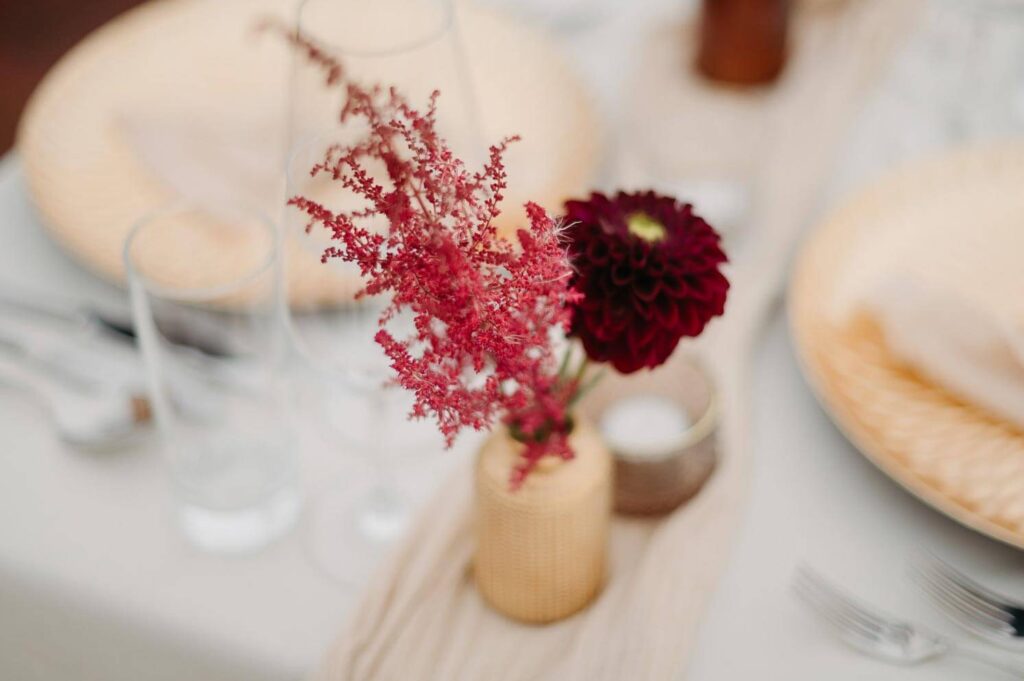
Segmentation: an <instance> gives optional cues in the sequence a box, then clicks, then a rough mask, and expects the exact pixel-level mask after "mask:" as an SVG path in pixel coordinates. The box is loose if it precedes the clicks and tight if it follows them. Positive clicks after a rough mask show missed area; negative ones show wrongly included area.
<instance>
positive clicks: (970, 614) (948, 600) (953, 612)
mask: <svg viewBox="0 0 1024 681" xmlns="http://www.w3.org/2000/svg"><path fill="white" fill-rule="evenodd" d="M914 578H915V581H917V583H918V584H919V585H920V586H921V588H922V589H924V591H925V592H926V593H927V594H928V595H930V596H931V597H932V600H934V601H935V603H936V605H938V606H939V607H940V608H942V610H943V611H945V612H946V614H947V615H949V616H950V618H952V619H953V620H954V621H956V622H957V623H959V624H960V625H961V626H963V627H964V628H966V629H968V630H977V629H978V628H982V629H984V630H987V631H995V630H997V629H999V628H1001V627H1005V626H1007V625H1006V623H1005V622H1003V621H1001V620H999V619H997V618H994V617H991V616H990V615H987V614H985V613H984V612H981V611H979V610H977V609H976V608H974V607H973V606H972V605H971V604H970V603H969V602H965V601H964V600H963V599H962V598H960V596H958V595H957V594H956V593H955V592H951V591H949V590H947V589H945V588H943V585H942V584H941V583H940V582H938V581H937V580H936V578H935V577H934V576H932V575H929V574H928V572H926V571H925V570H923V569H919V570H917V571H915V573H914Z"/></svg>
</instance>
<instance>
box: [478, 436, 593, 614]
mask: <svg viewBox="0 0 1024 681" xmlns="http://www.w3.org/2000/svg"><path fill="white" fill-rule="evenodd" d="M570 444H571V446H572V449H573V451H574V452H575V454H576V456H575V458H574V459H572V460H569V461H563V460H561V459H556V458H554V457H549V458H547V459H544V460H542V461H541V463H540V465H539V466H538V467H537V469H536V470H534V471H533V472H532V473H531V474H530V475H529V477H527V479H526V481H525V482H524V483H523V485H522V486H521V487H520V488H519V489H517V490H512V489H511V488H510V486H509V479H510V475H511V473H512V470H513V468H514V467H515V466H516V465H517V464H518V463H519V453H520V451H521V449H522V446H523V445H522V444H520V443H518V442H516V441H515V440H513V439H512V438H511V437H509V435H508V432H507V431H506V430H505V429H504V428H502V429H501V430H498V431H496V432H495V433H494V434H493V435H492V436H491V437H490V439H488V440H487V442H486V443H485V444H484V446H483V448H482V449H481V450H480V454H479V457H478V459H477V466H476V537H477V550H476V558H475V561H474V576H475V578H476V584H477V588H478V589H479V590H480V593H481V595H483V597H484V599H486V600H487V602H488V603H490V604H491V605H492V606H493V607H495V608H496V609H497V610H499V611H500V612H502V613H504V614H506V615H508V616H509V617H512V618H515V619H518V620H523V621H525V622H537V623H541V622H552V621H554V620H558V619H561V618H563V617H567V616H569V615H571V614H573V613H574V612H576V611H578V610H580V609H581V608H583V607H584V606H585V605H587V603H589V602H590V601H591V600H592V599H593V598H594V596H596V595H597V593H598V592H599V591H600V589H601V585H602V584H603V583H604V578H605V561H606V554H607V544H608V526H609V521H610V518H611V500H612V459H611V455H610V454H609V452H608V449H607V448H606V447H605V445H604V443H603V442H602V441H601V438H600V437H599V436H598V434H597V431H595V430H594V428H593V427H591V426H590V425H589V424H588V423H586V422H585V421H584V422H578V423H577V425H576V428H575V429H574V430H573V433H572V436H571V437H570Z"/></svg>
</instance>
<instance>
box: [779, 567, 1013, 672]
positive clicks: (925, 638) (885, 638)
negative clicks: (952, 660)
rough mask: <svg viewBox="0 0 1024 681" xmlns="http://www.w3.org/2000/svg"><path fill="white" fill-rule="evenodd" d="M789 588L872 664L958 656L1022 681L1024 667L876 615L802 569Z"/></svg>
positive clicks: (919, 662) (914, 663) (916, 626)
mask: <svg viewBox="0 0 1024 681" xmlns="http://www.w3.org/2000/svg"><path fill="white" fill-rule="evenodd" d="M793 589H794V591H796V594H797V596H799V597H800V599H801V600H803V601H804V602H805V603H806V604H807V605H808V606H810V607H811V609H812V610H814V611H815V612H816V613H817V614H818V615H820V616H821V618H822V619H824V620H825V621H826V622H827V623H828V624H829V625H830V626H831V627H832V628H833V629H834V630H835V631H836V633H837V634H838V635H839V637H840V638H841V639H842V640H843V641H844V642H845V643H847V644H848V645H850V646H851V647H853V648H855V649H856V650H858V651H860V652H862V653H864V654H866V655H869V656H870V657H873V658H875V659H878V660H882V661H884V662H889V663H891V664H901V665H917V664H922V663H925V662H929V661H932V660H937V659H940V658H944V657H952V656H958V657H961V658H963V659H969V660H973V661H975V662H980V663H982V664H985V665H987V666H989V667H991V668H992V669H998V670H1000V671H1003V672H1006V673H1007V674H1011V675H1013V676H1015V677H1016V678H1020V679H1024V666H1020V665H1016V664H1012V663H1009V662H1006V661H1004V660H1001V659H997V658H995V657H993V656H991V655H990V654H988V653H985V652H982V651H980V650H975V649H973V648H967V647H964V646H961V645H959V644H957V643H956V642H954V641H952V640H950V639H948V638H945V637H943V636H939V635H938V634H935V633H932V632H931V631H928V630H927V629H924V628H923V627H920V626H918V625H916V624H911V623H909V622H904V621H901V620H897V619H893V618H891V617H889V616H887V615H882V614H879V613H878V612H876V611H875V610H873V609H871V608H869V607H867V606H865V605H862V604H861V603H859V602H858V601H856V600H854V599H853V598H851V597H850V596H848V595H846V594H845V593H843V591H841V590H840V589H839V588H837V587H835V586H833V585H832V584H831V583H829V582H828V581H826V580H825V579H824V578H823V577H821V576H820V575H818V574H817V573H815V572H814V571H813V570H811V569H810V568H808V567H806V566H802V567H800V568H798V569H797V572H796V576H795V577H794V579H793Z"/></svg>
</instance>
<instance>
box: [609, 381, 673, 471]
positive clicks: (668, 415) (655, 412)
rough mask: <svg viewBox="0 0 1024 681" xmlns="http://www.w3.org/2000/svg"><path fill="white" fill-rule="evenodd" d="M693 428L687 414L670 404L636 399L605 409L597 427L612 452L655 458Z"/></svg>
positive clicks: (641, 397) (663, 400)
mask: <svg viewBox="0 0 1024 681" xmlns="http://www.w3.org/2000/svg"><path fill="white" fill-rule="evenodd" d="M692 425H693V423H692V422H691V421H690V417H689V415H688V414H687V413H686V411H685V410H683V408H682V407H680V405H678V404H676V403H675V402H673V401H672V400H669V399H667V398H664V397H658V396H656V395H637V396H635V397H627V398H624V399H622V400H619V401H618V402H615V403H614V404H612V405H611V406H610V407H608V409H607V411H605V413H604V416H603V417H602V418H601V426H600V427H601V434H602V435H603V436H604V439H605V442H607V443H608V446H609V447H611V448H612V451H616V452H622V453H623V454H628V455H631V456H640V457H642V456H650V457H652V458H654V457H657V456H660V455H662V454H664V453H665V451H666V450H667V449H669V448H671V447H672V446H673V445H674V444H675V443H677V442H679V441H680V439H681V438H682V437H683V435H684V434H685V433H686V431H687V430H689V429H690V427H691V426H692Z"/></svg>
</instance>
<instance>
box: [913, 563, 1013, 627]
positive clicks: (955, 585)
mask: <svg viewBox="0 0 1024 681" xmlns="http://www.w3.org/2000/svg"><path fill="white" fill-rule="evenodd" d="M950 569H952V568H950ZM918 572H920V573H921V574H922V575H923V576H930V577H931V579H932V581H933V582H934V583H935V584H937V585H938V586H939V587H940V588H942V589H943V590H944V591H946V592H950V593H952V594H954V595H955V597H956V598H957V599H958V600H959V601H960V602H961V603H963V604H964V607H968V608H970V609H971V610H972V611H974V612H977V613H978V614H980V615H982V616H984V617H986V618H991V619H994V620H996V621H997V623H998V624H1009V622H1010V616H1009V613H1007V612H1006V611H1004V610H1003V609H1001V608H999V607H998V606H997V605H994V604H993V603H992V602H991V601H988V600H985V599H982V598H981V597H979V596H978V595H977V594H976V593H974V592H972V591H971V590H970V589H969V588H968V587H966V586H965V585H964V584H961V583H960V582H958V581H957V580H956V579H955V578H954V577H953V575H951V574H950V573H948V572H945V571H943V570H942V569H941V568H940V566H939V565H938V564H934V565H931V566H923V565H922V566H920V567H919V568H918Z"/></svg>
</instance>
